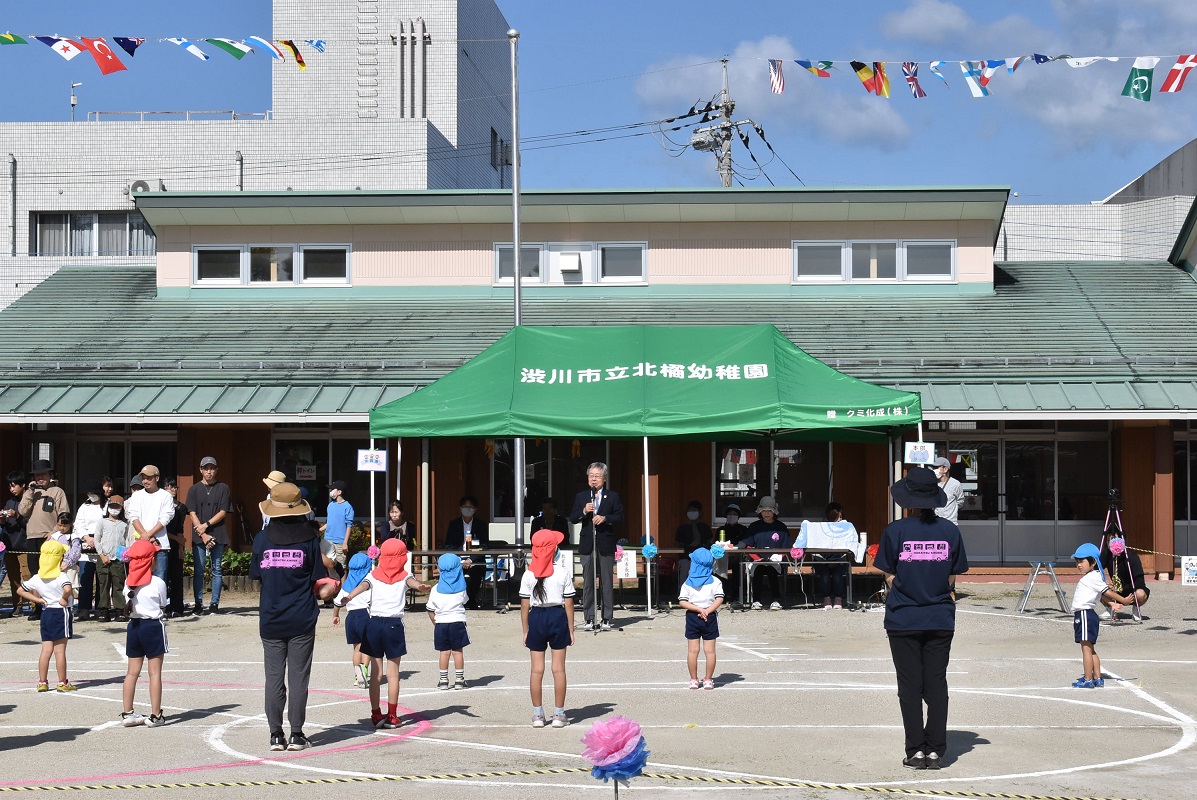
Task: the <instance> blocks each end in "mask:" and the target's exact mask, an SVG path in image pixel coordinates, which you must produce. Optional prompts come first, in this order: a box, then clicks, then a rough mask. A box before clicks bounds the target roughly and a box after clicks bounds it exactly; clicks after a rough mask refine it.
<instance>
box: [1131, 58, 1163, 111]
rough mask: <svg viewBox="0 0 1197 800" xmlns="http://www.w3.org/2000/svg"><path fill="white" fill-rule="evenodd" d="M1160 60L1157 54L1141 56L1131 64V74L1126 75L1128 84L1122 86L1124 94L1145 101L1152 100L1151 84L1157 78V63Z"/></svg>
mask: <svg viewBox="0 0 1197 800" xmlns="http://www.w3.org/2000/svg"><path fill="white" fill-rule="evenodd" d="M1159 62H1160V60H1159V59H1158V58H1156V57H1155V56H1140V57H1138V58H1136V59H1135V63H1134V64H1132V65H1131V71H1130V75H1127V76H1126V85H1125V86H1123V87H1122V96H1123V97H1130V98H1133V99H1135V100H1142V101H1143V102H1144V103H1146V102H1148V101H1150V100H1151V84H1152V82H1153V81H1154V80H1155V65H1156V64H1158V63H1159Z"/></svg>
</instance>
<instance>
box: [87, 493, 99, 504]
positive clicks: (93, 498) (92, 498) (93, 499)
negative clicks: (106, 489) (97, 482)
mask: <svg viewBox="0 0 1197 800" xmlns="http://www.w3.org/2000/svg"><path fill="white" fill-rule="evenodd" d="M87 502H89V503H98V502H100V496H99V495H98V494H96V493H95V492H88V493H87Z"/></svg>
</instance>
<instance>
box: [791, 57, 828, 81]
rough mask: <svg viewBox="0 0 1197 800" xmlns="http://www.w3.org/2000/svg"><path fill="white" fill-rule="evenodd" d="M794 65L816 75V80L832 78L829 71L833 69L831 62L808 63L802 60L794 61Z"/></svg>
mask: <svg viewBox="0 0 1197 800" xmlns="http://www.w3.org/2000/svg"><path fill="white" fill-rule="evenodd" d="M794 63H795V64H797V65H798V66H800V67H802V68H803V69H804V70H806V71H807V72H809V73H810V74H811V75H814V76H815V77H816V78H830V77H831V73H830V72H829V71H828V70H830V69H831V67H832V63H831V62H830V61H815V62H813V63H812V62H811V61H806V60H803V59H800V58H796V59H794Z"/></svg>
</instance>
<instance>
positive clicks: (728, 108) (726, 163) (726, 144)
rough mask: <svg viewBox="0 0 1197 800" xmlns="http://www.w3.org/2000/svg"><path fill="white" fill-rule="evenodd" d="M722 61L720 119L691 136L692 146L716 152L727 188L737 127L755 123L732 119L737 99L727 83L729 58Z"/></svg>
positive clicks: (730, 182)
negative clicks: (734, 98) (732, 94)
mask: <svg viewBox="0 0 1197 800" xmlns="http://www.w3.org/2000/svg"><path fill="white" fill-rule="evenodd" d="M720 61H722V62H723V91H722V92H721V93H720V97H719V103H718V104H717V105H716V108H717V109H718V111H719V121H718V123H717V124H715V125H710V126H707V127H705V128H695V129H694V133H693V134H692V135H691V136H690V146H691V147H693V148H694V149H695V150H701V151H709V152H712V153H715V154H716V156H717V157H718V160H719V166H718V171H719V181H720V183H721V184H722V185H723V187H724V188H725V189H726V188H729V187H730V186H731V185H732V177H733V172H732V139H733V138H734V137H735V135H736V129H737V128H739V127H740V126H741V125H754V124H755V123H754V122H753V121H752V120H750V119H743V120H740V121H739V122H734V121H732V112H733V111H734V110H735V108H736V101H734V100H732V98H731V89H730V88H729V87H728V83H727V58H726V57H724V58H722V59H720Z"/></svg>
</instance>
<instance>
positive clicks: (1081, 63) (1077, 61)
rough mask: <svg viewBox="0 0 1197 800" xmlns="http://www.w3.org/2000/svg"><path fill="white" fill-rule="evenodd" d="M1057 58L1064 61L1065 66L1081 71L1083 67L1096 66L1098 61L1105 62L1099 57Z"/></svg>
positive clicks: (1113, 59) (1114, 59)
mask: <svg viewBox="0 0 1197 800" xmlns="http://www.w3.org/2000/svg"><path fill="white" fill-rule="evenodd" d="M1057 58H1062V59H1064V63H1065V64H1067V65H1068V66H1070V67H1072V68H1073V69H1081V68H1083V67H1091V66H1093V65H1094V64H1096V63H1097V62H1098V61H1105V60H1106V59H1104V58H1102V57H1101V56H1090V57H1087V58H1073V57H1072V56H1057ZM1053 60H1054V59H1053ZM1109 60H1110V61H1117V60H1118V59H1116V58H1112V59H1109Z"/></svg>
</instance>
